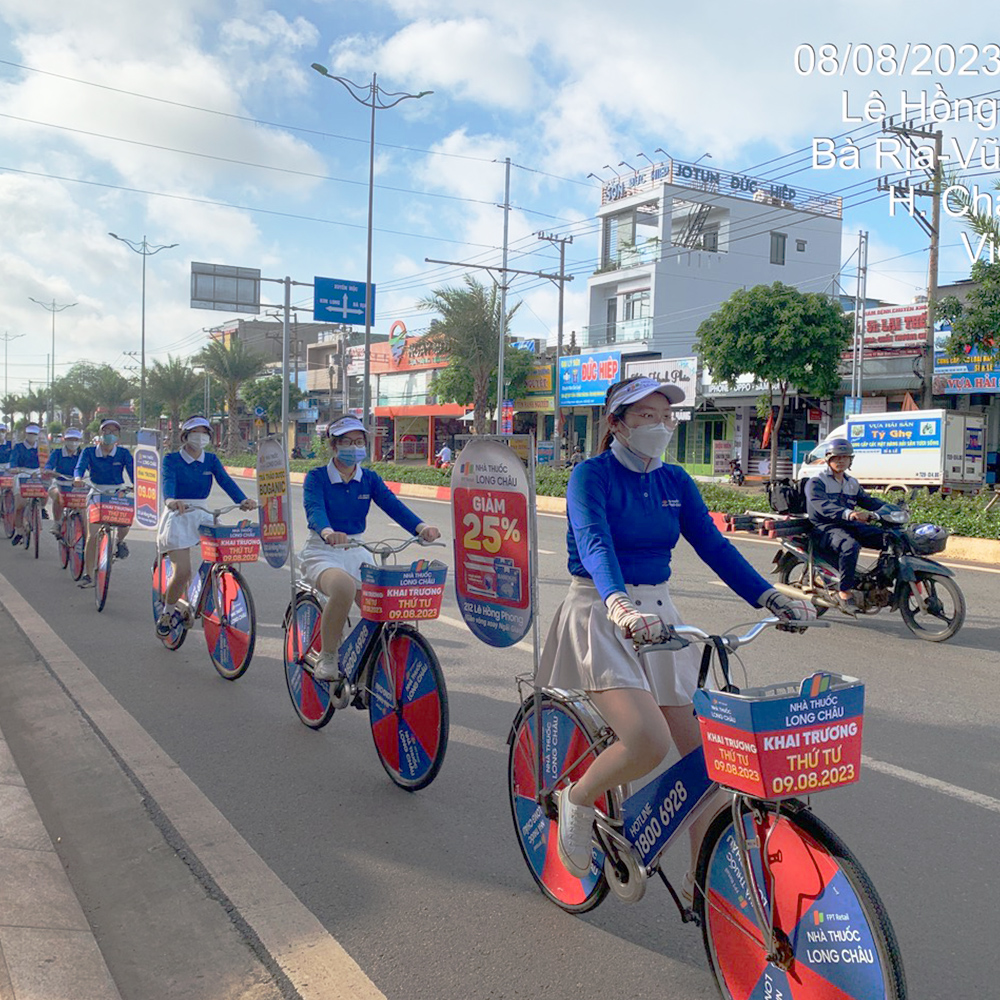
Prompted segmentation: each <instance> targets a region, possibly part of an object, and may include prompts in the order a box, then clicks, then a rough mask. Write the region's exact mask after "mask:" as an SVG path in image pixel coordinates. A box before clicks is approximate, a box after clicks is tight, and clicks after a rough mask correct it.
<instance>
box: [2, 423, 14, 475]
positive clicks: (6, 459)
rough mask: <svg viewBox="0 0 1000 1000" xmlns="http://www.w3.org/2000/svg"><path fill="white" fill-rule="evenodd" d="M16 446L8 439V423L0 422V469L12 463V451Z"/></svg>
mask: <svg viewBox="0 0 1000 1000" xmlns="http://www.w3.org/2000/svg"><path fill="white" fill-rule="evenodd" d="M13 448H14V446H13V445H12V444H11V443H10V441H8V440H7V425H6V424H0V469H6V468H7V466H8V465H10V453H11V451H12V450H13Z"/></svg>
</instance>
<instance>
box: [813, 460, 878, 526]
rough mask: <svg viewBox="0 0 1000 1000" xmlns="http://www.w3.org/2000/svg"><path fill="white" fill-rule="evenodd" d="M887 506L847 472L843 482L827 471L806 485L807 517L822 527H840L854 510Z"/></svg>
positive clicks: (814, 477)
mask: <svg viewBox="0 0 1000 1000" xmlns="http://www.w3.org/2000/svg"><path fill="white" fill-rule="evenodd" d="M884 505H885V501H884V500H877V499H876V498H875V497H873V496H872V495H871V494H870V493H866V492H865V491H864V489H863V488H862V486H861V484H860V483H859V482H858V481H857V480H856V479H855V478H854V477H853V476H849V475H847V473H846V472H845V473H844V478H843V480H842V481H840V482H838V481H837V477H836V476H835V475H834V474H833V473H832V472H831V471H830V470H829V469H825V470H824V471H823V472H821V473H819V475H817V476H813V477H812V479H810V480H809V482H808V483H806V515H807V516H808V518H809V520H810V521H812V523H813V524H815V525H818V526H820V527H822V526H825V525H828V524H841V523H843V522H844V521H847V520H850V517H851V511H853V510H855V509H856V508H858V507H861V508H863V509H864V510H878V509H879V507H882V506H884Z"/></svg>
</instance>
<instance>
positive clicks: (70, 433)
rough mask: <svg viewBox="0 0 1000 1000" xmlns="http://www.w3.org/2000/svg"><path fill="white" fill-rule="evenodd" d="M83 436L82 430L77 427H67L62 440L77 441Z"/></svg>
mask: <svg viewBox="0 0 1000 1000" xmlns="http://www.w3.org/2000/svg"><path fill="white" fill-rule="evenodd" d="M82 438H83V431H81V430H80V428H79V427H67V428H66V430H65V432H64V433H63V440H64V441H79V440H81V439H82Z"/></svg>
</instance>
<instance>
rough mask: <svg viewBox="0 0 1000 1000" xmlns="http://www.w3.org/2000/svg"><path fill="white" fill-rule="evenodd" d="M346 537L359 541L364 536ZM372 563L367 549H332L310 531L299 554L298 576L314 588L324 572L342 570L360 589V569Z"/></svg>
mask: <svg viewBox="0 0 1000 1000" xmlns="http://www.w3.org/2000/svg"><path fill="white" fill-rule="evenodd" d="M347 537H348V538H350V539H351V540H352V541H354V540H359V541H360V540H361V539H362V538H363V537H364V536H363V535H348V536H347ZM372 562H373V557H372V554H371V553H370V552H369V551H368V550H367V549H361V548H357V549H333V548H331V547H330V546H329V545H327V544H326V542H324V541H323V539H322V538H320V537H319V535H317V534H316V532H315V531H310V532H309V541H307V542H306V544H305V545H304V546H303V548H302V551H301V552H300V553H299V576H300V577H302V579H303V580H304V581H305V582H306V583H307V584H309V586H310V587H316V586H317V585H318V583H319V578H320V576H321V575H322V574H323V571H324V570H327V569H342V570H343V571H344V572H345V573H348V574H350V575H351V576H353V577H354V579H355V580H356V581H357V584H358V586H359V587H360V586H361V567H362V565H364V564H365V563H372Z"/></svg>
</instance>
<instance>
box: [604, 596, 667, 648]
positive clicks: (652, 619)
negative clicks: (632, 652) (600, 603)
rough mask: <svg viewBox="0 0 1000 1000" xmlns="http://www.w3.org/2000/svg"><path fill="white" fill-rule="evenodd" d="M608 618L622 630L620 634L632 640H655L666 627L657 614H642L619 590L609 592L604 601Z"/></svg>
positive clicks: (663, 632) (659, 637) (662, 634)
mask: <svg viewBox="0 0 1000 1000" xmlns="http://www.w3.org/2000/svg"><path fill="white" fill-rule="evenodd" d="M604 606H605V607H606V608H607V609H608V618H609V619H610V620H611V622H612V623H613V624H614V625H617V626H618V628H620V629H621V630H622V635H624V636H625V638H626V639H631V640H632V641H633V642H642V643H645V642H657V641H659V640H660V639H662V638H663V637H664V635H665V634H666V629H665V627H664V624H663V622H662V620H661V619H660V616H659V615H644V614H643V613H642V612H641V611H640V610H639V609H638V608H637V607H636V606H635V605H634V604H633V603H632V601H631V600H630V598H629V596H628V594H623V593H622V592H621V591H618V592H617V593H614V594H611V595H610V596H609V597H608V599H607V600H606V601H605V602H604Z"/></svg>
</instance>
